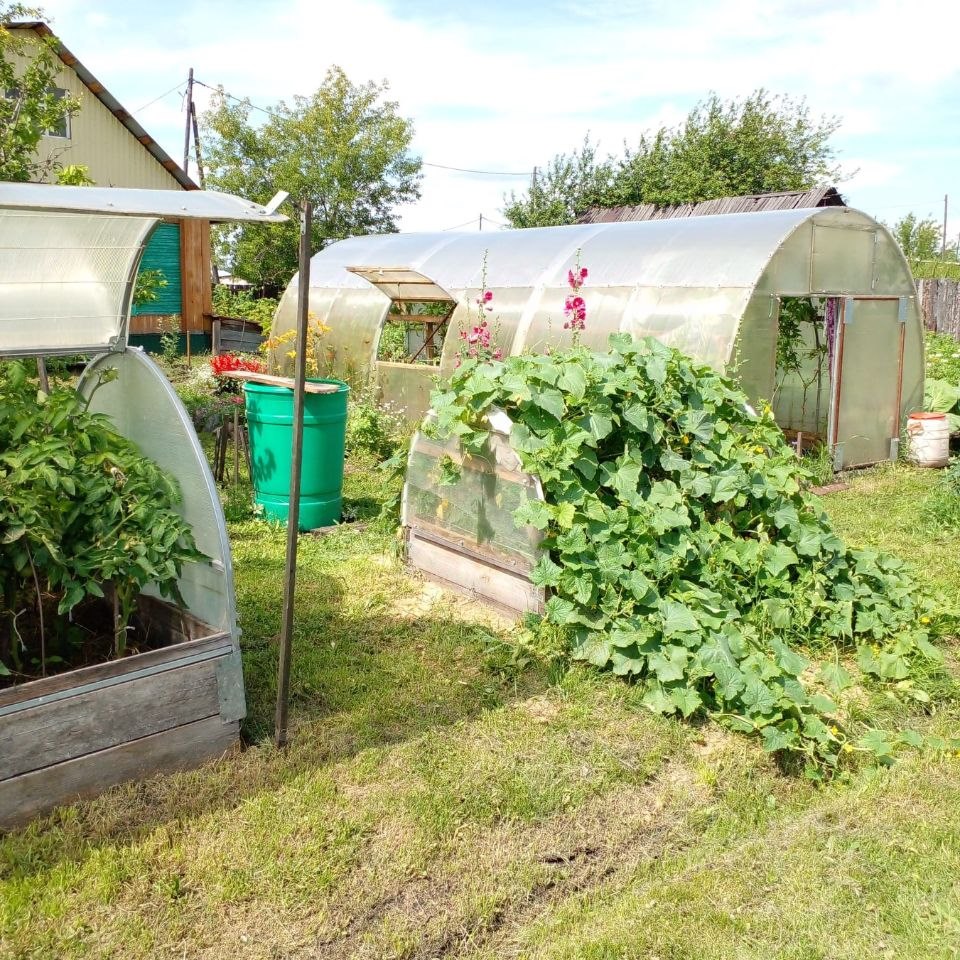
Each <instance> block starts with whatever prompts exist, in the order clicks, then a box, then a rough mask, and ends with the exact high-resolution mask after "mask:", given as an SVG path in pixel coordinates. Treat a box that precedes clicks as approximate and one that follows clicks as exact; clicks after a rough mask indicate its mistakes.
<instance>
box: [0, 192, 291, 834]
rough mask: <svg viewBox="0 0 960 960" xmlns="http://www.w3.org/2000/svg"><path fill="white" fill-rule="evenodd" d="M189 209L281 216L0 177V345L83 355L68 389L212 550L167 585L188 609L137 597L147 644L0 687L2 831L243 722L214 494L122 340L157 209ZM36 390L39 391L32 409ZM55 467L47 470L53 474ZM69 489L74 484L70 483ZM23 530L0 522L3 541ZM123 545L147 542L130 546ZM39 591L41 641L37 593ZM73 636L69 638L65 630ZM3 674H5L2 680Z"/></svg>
mask: <svg viewBox="0 0 960 960" xmlns="http://www.w3.org/2000/svg"><path fill="white" fill-rule="evenodd" d="M186 218H192V219H198V220H208V221H220V222H224V221H225V222H255V223H263V222H267V223H269V222H278V221H282V220H284V219H285V218H284V217H282V216H277V215H275V214H271V213H269V212H268V211H267V210H266V209H265V208H263V207H261V206H258V205H256V204H253V203H249V202H247V201H245V200H242V199H240V198H239V197H233V196H228V195H225V194H214V193H206V192H202V191H197V192H181V191H172V190H128V189H103V188H85V187H55V186H46V185H39V184H19V183H16V184H15V183H6V184H0V357H2V358H7V359H10V358H18V357H44V358H53V357H67V358H73V359H76V358H77V355H78V354H82V355H85V356H89V355H93V359H92V360H90V361H89V363H87V365H86V368H85V369H84V372H83V374H82V376H81V379H80V381H79V386H78V390H79V391H80V394H81V395H82V396H83V397H84V398H86V400H87V408H88V409H89V411H92V412H94V413H98V414H104V415H105V416H106V417H107V418H109V422H110V423H111V424H112V427H113V429H114V430H115V431H116V432H117V433H119V434H120V435H121V436H122V437H125V438H127V439H129V440H131V441H133V443H134V444H135V445H136V447H137V448H138V450H139V452H140V454H142V455H143V456H145V457H146V458H148V460H149V461H151V462H152V463H154V464H156V465H158V466H159V467H160V468H162V470H163V471H165V472H166V473H167V475H168V476H172V477H173V478H174V479H175V481H176V483H177V486H178V487H179V491H180V495H181V501H180V503H179V505H178V507H177V510H178V511H179V514H180V517H181V518H182V520H183V521H185V523H186V527H187V528H188V529H189V530H190V531H191V532H192V536H193V539H194V540H195V542H196V546H197V548H198V549H199V551H200V553H201V554H202V555H204V556H205V558H206V559H204V560H202V561H201V560H196V561H195V562H189V563H186V564H184V565H183V566H182V568H181V570H180V575H179V577H178V578H177V591H176V592H178V593H179V595H180V597H181V598H182V600H183V604H182V606H181V605H179V604H176V603H171V602H169V601H168V600H167V599H164V597H163V596H161V595H160V593H159V592H158V590H156V589H154V588H153V584H148V586H147V587H146V589H144V590H143V591H142V592H141V593H140V595H139V597H137V598H136V612H135V614H134V619H135V620H136V623H137V624H138V626H137V629H138V630H139V631H140V633H139V635H140V636H141V637H143V638H145V639H144V643H143V646H142V651H141V652H130V655H127V656H122V657H120V658H118V659H112V660H106V661H104V662H99V657H98V658H96V659H95V660H94V662H93V663H91V664H90V665H87V666H81V667H79V668H77V669H73V670H67V671H65V672H53V671H51V672H47V671H46V670H45V669H43V667H45V665H46V663H47V660H46V655H45V654H44V653H41V655H40V656H41V670H40V671H38V672H39V673H40V674H41V676H40V678H39V679H33V680H29V681H28V682H22V683H19V684H16V683H15V684H14V685H10V684H9V683H4V684H0V829H2V828H5V827H8V826H11V825H13V824H16V823H19V822H21V821H23V820H24V819H27V818H28V817H30V816H31V815H33V814H35V813H37V812H40V811H42V810H46V809H49V808H50V807H53V806H55V805H56V804H59V803H63V802H67V801H69V800H71V799H73V798H75V797H77V796H78V795H83V794H91V793H96V792H98V791H100V790H102V789H104V788H105V787H107V786H109V785H110V784H113V783H117V782H120V781H122V780H127V779H131V778H136V777H140V776H145V775H149V774H153V773H156V772H160V771H166V770H173V769H179V768H184V767H189V766H192V765H195V764H197V763H199V762H201V761H203V760H206V759H211V758H213V757H217V756H219V755H221V754H222V753H223V752H224V750H226V749H228V748H229V747H230V746H231V745H232V744H234V743H235V742H236V740H237V738H238V735H239V721H240V720H241V719H242V717H243V716H244V714H245V702H244V689H243V673H242V669H241V664H240V651H239V632H238V628H237V617H236V604H235V599H234V582H233V570H232V566H231V559H230V544H229V541H228V539H227V531H226V526H225V524H224V518H223V512H222V510H221V507H220V500H219V497H218V495H217V491H216V488H215V486H214V482H213V478H212V476H211V473H210V469H209V467H208V465H207V460H206V457H205V455H204V452H203V450H202V449H201V446H200V441H199V439H198V437H197V435H196V433H195V431H194V428H193V424H192V423H191V421H190V418H189V416H188V414H187V412H186V410H185V409H184V408H183V406H182V404H181V403H180V401H179V399H178V398H177V396H176V394H175V393H174V391H173V388H172V387H171V385H170V383H169V382H168V380H167V378H166V377H165V376H164V374H163V372H162V371H161V370H160V368H159V367H158V366H157V365H156V364H155V363H154V362H153V361H152V360H151V359H150V358H149V357H148V356H146V354H144V353H143V352H142V351H140V350H138V349H131V348H130V347H128V345H127V335H128V330H129V316H130V306H131V301H132V298H133V292H134V284H135V280H136V277H137V271H138V266H139V264H140V260H141V257H142V255H143V251H144V249H145V247H146V245H147V243H148V241H149V239H150V236H151V234H152V233H153V232H154V230H155V229H156V227H157V225H158V224H159V223H161V222H162V221H163V220H164V219H178V220H182V219H186ZM196 266H198V267H199V265H196ZM199 276H200V278H201V279H200V282H206V279H205V277H203V274H202V272H201V273H199ZM105 371H109V372H110V374H109V376H108V377H105V378H104V377H102V376H101V374H103V373H104V372H105ZM42 402H45V401H43V399H42V397H41V396H37V400H36V404H35V406H36V407H37V408H39V406H40V404H41V403H42ZM25 419H26V418H25ZM66 422H68V423H72V422H73V420H67V421H66ZM111 435H112V434H111ZM3 452H4V454H5V457H4V462H3V466H2V467H0V469H2V470H3V471H4V472H5V473H7V472H8V471H10V470H11V469H17V466H16V462H15V461H17V455H18V450H17V449H13V450H4V451H3ZM27 452H29V451H27ZM11 457H12V458H13V459H12V460H11ZM110 462H111V461H110V460H109V459H108V458H105V459H104V460H103V464H102V470H103V471H105V472H106V473H109V474H110V475H111V476H112V477H113V481H112V482H113V483H115V484H116V485H119V486H121V487H122V486H123V485H124V483H126V482H127V481H128V480H129V478H128V477H124V476H123V475H121V473H119V472H117V468H116V467H112V468H111V466H110ZM51 475H53V480H52V481H50V482H51V483H56V482H58V478H57V477H56V475H54V474H53V471H51ZM64 490H65V492H64V493H63V494H62V496H64V497H66V496H69V495H70V489H69V487H64ZM91 502H92V501H91ZM71 522H72V521H71ZM18 535H19V534H18V532H17V531H16V530H10V529H3V530H0V537H2V538H3V543H4V544H5V545H6V546H7V549H12V548H11V547H10V546H9V545H10V544H15V543H16V539H17V537H18ZM98 536H100V535H99V534H98ZM100 542H102V536H101V539H100V540H95V539H91V541H90V543H92V547H91V549H93V548H95V547H96V546H97V544H98V543H100ZM52 549H56V547H55V546H54V547H53V548H52ZM131 551H133V553H134V554H136V555H142V554H139V553H137V551H136V549H135V547H134V546H133V545H131V546H129V548H128V553H130V552H131ZM4 569H6V567H5V568H4ZM167 575H168V576H169V575H170V574H169V571H168V572H167ZM5 586H7V585H5ZM37 592H38V594H39V592H40V587H39V581H38V585H37ZM111 592H112V584H111V583H109V582H104V583H102V584H100V585H99V593H98V594H97V596H101V597H102V598H103V599H102V600H97V599H96V597H95V596H93V595H91V598H92V599H91V603H92V604H93V605H94V606H96V605H97V604H100V605H101V606H104V605H105V609H103V610H102V611H98V610H94V611H93V615H94V616H96V617H101V618H104V619H106V622H107V623H108V624H111V623H112V624H115V623H117V622H118V621H117V609H118V607H117V602H116V596H117V592H116V591H113V594H112V595H113V600H114V602H113V610H112V617H113V619H112V620H111V619H108V618H110V617H111V611H110V608H109V604H110V601H111ZM88 599H90V598H88ZM37 600H38V604H37V605H38V607H39V609H40V627H39V632H40V637H41V642H42V641H43V635H44V624H43V616H42V610H43V606H44V602H43V598H42V597H38V598H37ZM55 605H56V600H54V606H55ZM70 609H71V612H70V617H71V618H73V617H74V613H73V609H74V608H70ZM77 609H79V608H77ZM16 616H19V613H18V612H16V611H15V617H14V619H16ZM119 622H121V623H123V622H124V621H119ZM126 622H130V623H132V622H133V620H129V621H126ZM3 626H4V628H6V627H8V626H9V624H7V623H4V625H3ZM48 629H49V624H48ZM63 629H64V630H65V631H66V632H67V633H69V631H70V630H73V631H74V632H76V631H80V634H79V639H78V640H77V641H76V642H77V643H82V642H83V630H82V629H81V625H80V622H79V620H77V619H71V622H70V624H69V625H68V626H67V627H64V628H63ZM120 629H121V630H123V631H125V630H126V629H127V628H126V626H122V627H121V628H120ZM88 632H89V631H88ZM124 635H125V634H124ZM11 636H12V635H11ZM8 639H9V638H8ZM14 639H15V638H14ZM50 639H54V638H53V637H51V638H50ZM67 642H69V643H73V642H74V640H73V639H72V638H71V636H68V637H67ZM42 649H43V648H42V647H41V650H42ZM6 674H7V676H6V677H3V678H0V679H4V680H9V679H10V671H9V670H6Z"/></svg>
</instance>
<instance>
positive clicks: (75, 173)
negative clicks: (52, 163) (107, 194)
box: [57, 163, 96, 187]
mask: <svg viewBox="0 0 960 960" xmlns="http://www.w3.org/2000/svg"><path fill="white" fill-rule="evenodd" d="M57 183H58V184H60V186H61V187H93V186H96V181H94V179H93V178H92V177H91V176H90V168H89V167H87V166H85V165H84V164H82V163H70V164H68V165H67V166H65V167H61V168H60V169H59V170H58V171H57Z"/></svg>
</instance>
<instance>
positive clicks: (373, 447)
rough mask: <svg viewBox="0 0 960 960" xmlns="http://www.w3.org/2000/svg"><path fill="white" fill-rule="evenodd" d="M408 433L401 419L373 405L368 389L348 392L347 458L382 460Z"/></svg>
mask: <svg viewBox="0 0 960 960" xmlns="http://www.w3.org/2000/svg"><path fill="white" fill-rule="evenodd" d="M408 429H409V428H408V426H407V424H406V421H405V420H404V419H403V417H401V416H400V415H399V414H396V413H394V412H393V411H391V410H390V409H389V408H385V407H383V406H382V405H380V404H379V403H377V400H376V397H375V395H374V392H373V390H372V389H371V388H370V387H366V388H361V389H357V390H351V392H350V400H349V409H348V410H347V437H346V450H347V455H348V456H351V457H357V456H360V457H364V456H366V457H372V458H374V459H375V460H378V461H380V460H386V459H387V458H389V457H392V456H393V455H394V454H395V453H396V452H397V450H398V448H399V446H400V439H401V438H402V436H403V434H404V433H405V432H407V430H408Z"/></svg>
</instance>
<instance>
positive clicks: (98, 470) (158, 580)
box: [0, 362, 207, 672]
mask: <svg viewBox="0 0 960 960" xmlns="http://www.w3.org/2000/svg"><path fill="white" fill-rule="evenodd" d="M87 404H88V401H87V400H86V399H85V398H84V397H82V396H81V395H80V394H79V393H78V392H77V391H76V390H74V389H72V388H70V387H55V388H54V389H52V390H51V391H50V393H49V394H46V393H44V392H42V391H40V390H38V388H37V385H36V382H35V381H34V380H32V379H31V378H30V377H29V376H28V373H27V368H26V367H25V366H24V365H23V364H22V363H19V362H11V363H8V364H7V365H6V369H5V370H4V371H3V375H2V376H0V584H2V595H0V620H2V625H0V655H2V656H0V669H3V670H4V671H5V672H10V668H13V669H14V670H15V671H18V672H20V671H21V670H22V669H23V667H24V663H23V661H24V657H25V656H26V655H27V654H28V653H30V652H31V651H29V650H28V644H27V642H26V639H25V633H24V630H23V629H21V626H20V624H21V623H22V622H23V621H22V620H21V618H22V617H24V615H27V616H31V615H32V613H33V612H34V611H35V612H36V615H37V618H38V620H39V631H38V640H39V647H40V649H39V651H36V652H35V653H37V654H38V657H39V663H40V669H41V672H43V671H44V670H45V668H46V660H47V653H48V651H47V648H46V641H47V634H48V633H49V631H50V629H51V628H52V627H53V624H51V623H49V622H46V623H45V622H44V621H45V610H47V611H49V612H48V613H47V614H46V616H48V617H50V616H52V617H54V618H61V619H64V618H69V616H70V614H71V611H73V610H74V608H76V607H77V605H78V604H79V603H80V602H81V601H83V600H84V599H85V598H87V597H103V596H104V590H105V588H106V587H107V586H108V585H109V586H110V588H111V589H112V591H113V594H114V596H115V601H116V619H115V623H114V629H113V636H112V644H113V652H114V654H115V655H116V656H123V654H124V653H125V652H126V645H127V636H128V627H129V624H130V618H131V615H132V614H133V611H134V607H135V604H136V600H137V597H138V595H139V593H140V591H141V590H142V589H143V587H145V586H146V585H147V584H148V583H154V584H156V586H157V587H158V589H159V591H160V593H161V595H162V596H164V597H167V598H169V599H172V600H174V601H176V602H181V603H182V598H181V597H180V593H179V589H178V586H177V583H178V579H179V577H180V574H181V572H182V569H183V566H184V564H186V563H190V562H202V561H206V559H207V558H206V557H205V556H204V555H203V554H202V553H201V552H200V551H199V550H198V549H197V547H196V544H195V543H194V540H193V535H192V533H191V531H190V528H189V526H188V525H187V523H186V521H185V520H184V519H183V518H182V517H181V516H180V514H179V513H178V512H177V509H176V505H177V503H178V501H179V499H180V494H179V490H178V489H177V485H176V482H175V481H174V479H173V478H172V477H170V476H169V475H168V474H166V473H165V472H164V471H163V470H161V469H160V468H159V467H158V466H157V465H156V464H155V463H153V462H152V461H151V460H149V459H147V458H146V457H144V456H143V455H142V454H141V453H140V452H139V451H138V450H137V448H136V446H135V445H134V444H133V443H131V442H130V441H129V440H126V439H125V438H123V437H121V436H120V435H119V434H118V433H117V432H116V431H115V430H114V428H113V426H112V425H111V423H110V421H109V419H108V418H107V417H106V416H104V415H103V414H95V413H91V412H90V411H89V410H88V408H87ZM4 634H5V635H4ZM4 663H5V664H6V666H4Z"/></svg>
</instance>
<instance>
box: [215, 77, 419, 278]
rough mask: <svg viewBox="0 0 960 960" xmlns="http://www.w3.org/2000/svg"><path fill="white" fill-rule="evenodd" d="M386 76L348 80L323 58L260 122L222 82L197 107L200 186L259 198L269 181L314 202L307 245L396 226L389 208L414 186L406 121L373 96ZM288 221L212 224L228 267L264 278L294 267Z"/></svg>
mask: <svg viewBox="0 0 960 960" xmlns="http://www.w3.org/2000/svg"><path fill="white" fill-rule="evenodd" d="M387 89H388V87H387V84H386V83H383V84H376V83H365V84H360V85H355V84H353V83H351V82H350V80H349V79H348V78H347V75H346V74H345V73H344V72H343V71H342V70H341V69H340V68H339V67H332V68H331V69H330V70H329V71H328V72H327V75H326V78H325V79H324V82H323V84H322V86H321V87H320V88H319V89H318V90H317V91H316V92H315V93H314V94H313V95H312V96H309V97H295V98H294V99H293V102H292V103H291V104H287V103H284V102H281V103H279V104H278V105H277V106H276V107H275V108H274V109H273V110H271V111H269V114H268V116H267V117H266V118H265V119H264V122H263V123H262V124H261V123H257V122H255V121H259V120H260V118H261V117H260V116H259V115H255V114H254V108H253V107H252V105H251V104H250V102H249V101H248V100H246V101H242V102H237V101H234V100H232V99H231V98H229V97H228V96H227V95H226V94H225V93H224V92H223V90H220V91H219V92H218V94H217V95H216V96H215V97H214V101H213V105H212V107H211V109H210V110H209V111H207V112H206V113H205V114H204V116H203V128H202V134H201V140H202V144H203V149H204V156H205V161H206V163H207V165H208V170H209V172H208V173H207V183H208V185H209V186H211V187H214V188H215V189H218V190H224V191H227V192H229V193H236V194H239V195H241V196H244V197H248V198H249V199H251V200H255V201H258V202H261V203H266V202H267V201H268V200H269V199H270V198H271V197H272V196H273V195H274V194H275V193H276V192H277V190H286V191H287V192H288V193H290V195H291V196H292V197H294V198H297V199H301V198H302V199H308V200H310V201H312V202H313V205H314V221H313V237H312V245H313V248H314V249H315V250H316V249H320V248H321V247H323V246H325V245H326V244H328V243H330V242H331V241H333V240H337V239H340V238H342V237H348V236H354V235H357V234H364V233H390V232H394V231H396V229H397V224H396V209H397V207H398V206H400V205H401V204H404V203H409V202H410V201H413V200H416V199H417V198H419V196H420V187H419V184H420V178H421V172H420V170H421V162H420V159H419V158H416V157H412V156H411V155H410V154H409V150H410V144H411V141H412V139H413V124H412V123H411V121H410V120H407V119H405V118H404V117H402V116H400V115H399V113H398V112H397V104H396V103H395V102H393V101H389V100H385V99H383V95H384V94H385V92H386V91H387ZM297 244H298V227H297V225H296V224H295V223H293V222H291V223H287V224H282V225H265V226H259V225H254V226H250V227H244V228H243V229H240V230H232V231H225V232H224V233H222V234H221V237H220V241H219V246H220V253H221V255H222V256H224V257H225V258H226V259H229V261H230V262H231V263H232V269H233V272H234V273H235V274H236V275H237V276H241V277H243V278H244V279H246V280H249V281H250V282H251V283H253V284H255V285H258V286H260V287H264V288H274V289H275V288H278V287H282V286H283V285H284V284H285V283H286V282H287V281H288V280H289V279H290V277H291V276H292V275H293V274H294V273H295V271H296V269H297Z"/></svg>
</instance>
